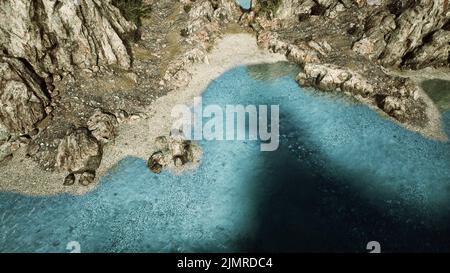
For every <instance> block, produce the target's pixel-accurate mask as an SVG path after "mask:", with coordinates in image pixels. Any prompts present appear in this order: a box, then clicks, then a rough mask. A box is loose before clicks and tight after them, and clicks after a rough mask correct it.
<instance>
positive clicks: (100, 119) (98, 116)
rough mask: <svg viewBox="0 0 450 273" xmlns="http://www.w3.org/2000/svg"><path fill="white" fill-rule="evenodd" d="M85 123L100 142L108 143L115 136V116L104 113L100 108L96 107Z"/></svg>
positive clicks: (116, 123)
mask: <svg viewBox="0 0 450 273" xmlns="http://www.w3.org/2000/svg"><path fill="white" fill-rule="evenodd" d="M87 125H88V129H89V130H90V131H91V133H92V136H94V137H95V138H96V139H97V140H98V141H99V142H101V143H108V142H109V141H112V140H114V138H115V137H116V134H117V132H116V126H117V125H118V122H117V119H116V117H115V116H114V115H112V114H108V113H104V112H102V111H101V110H100V109H97V110H96V111H95V113H94V114H93V115H92V116H91V117H90V118H89V120H88V122H87Z"/></svg>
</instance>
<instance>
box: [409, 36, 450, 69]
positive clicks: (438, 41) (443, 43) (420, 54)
mask: <svg viewBox="0 0 450 273" xmlns="http://www.w3.org/2000/svg"><path fill="white" fill-rule="evenodd" d="M449 58H450V31H447V30H438V31H437V32H436V33H434V34H433V35H432V36H431V41H430V42H429V43H426V44H425V45H423V46H422V47H419V48H418V49H417V50H415V51H414V54H413V57H412V58H411V59H408V60H407V61H406V63H405V65H406V66H409V67H412V68H416V69H417V68H424V67H427V66H445V65H448V64H449V61H450V60H449Z"/></svg>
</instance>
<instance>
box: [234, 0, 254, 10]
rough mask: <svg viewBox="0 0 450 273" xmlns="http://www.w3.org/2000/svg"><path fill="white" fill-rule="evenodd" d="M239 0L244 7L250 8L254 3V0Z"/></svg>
mask: <svg viewBox="0 0 450 273" xmlns="http://www.w3.org/2000/svg"><path fill="white" fill-rule="evenodd" d="M237 2H238V3H239V5H240V6H241V7H242V8H244V9H250V8H251V5H252V0H237Z"/></svg>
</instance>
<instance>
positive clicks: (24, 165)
mask: <svg viewBox="0 0 450 273" xmlns="http://www.w3.org/2000/svg"><path fill="white" fill-rule="evenodd" d="M279 61H286V57H285V56H284V55H282V54H276V53H270V52H268V51H266V50H262V49H260V48H258V46H257V44H256V38H255V36H253V35H251V34H247V33H245V34H244V33H241V34H227V35H225V36H224V37H223V38H222V39H220V40H219V41H218V42H217V44H216V45H215V47H214V49H213V50H212V51H211V52H210V53H209V54H208V63H196V64H193V65H192V66H191V67H190V68H188V70H189V72H190V73H191V74H192V78H191V80H190V82H189V85H188V86H187V87H184V88H180V89H179V90H176V91H173V92H171V93H169V94H167V95H166V96H163V97H160V98H158V99H157V100H156V101H155V102H154V103H152V105H150V106H149V108H148V109H147V111H146V114H147V115H148V118H146V119H142V120H138V121H135V122H134V123H130V124H122V125H120V126H119V128H118V137H117V138H116V139H115V141H114V143H111V144H109V145H106V146H105V147H104V150H103V159H102V163H101V165H100V167H99V169H98V170H97V178H96V182H95V183H93V184H91V185H89V186H87V187H85V186H81V185H78V184H75V185H72V186H63V180H64V177H65V176H66V175H67V173H63V172H48V171H44V170H42V169H41V168H39V166H38V164H37V163H36V162H34V161H33V160H32V159H30V158H27V157H25V148H21V149H20V150H19V151H17V153H16V154H15V156H14V157H13V159H12V160H11V161H10V162H8V164H5V165H3V166H0V191H7V192H16V193H22V194H28V195H52V194H58V193H71V194H83V193H86V192H88V191H90V190H92V189H94V188H95V187H96V186H97V184H98V182H99V180H100V179H101V177H103V176H104V175H105V174H107V172H108V170H110V169H111V168H112V167H113V166H114V165H116V164H117V163H118V162H119V161H120V160H121V159H123V158H125V157H127V156H136V157H141V158H143V159H145V160H146V159H147V158H148V157H149V156H150V154H151V153H152V152H153V151H154V149H155V147H154V144H153V140H154V139H155V138H156V137H157V136H160V135H167V134H168V133H169V130H170V127H171V124H172V118H171V116H170V114H171V110H172V108H173V107H174V106H175V105H177V104H186V105H192V104H193V99H194V97H196V96H199V95H200V94H201V93H202V92H203V91H204V90H205V89H206V87H207V86H208V84H209V83H210V82H211V81H212V80H213V79H215V78H217V77H219V76H220V75H221V74H222V73H223V72H225V71H227V70H229V69H231V68H233V67H235V66H239V65H248V64H258V63H275V62H279Z"/></svg>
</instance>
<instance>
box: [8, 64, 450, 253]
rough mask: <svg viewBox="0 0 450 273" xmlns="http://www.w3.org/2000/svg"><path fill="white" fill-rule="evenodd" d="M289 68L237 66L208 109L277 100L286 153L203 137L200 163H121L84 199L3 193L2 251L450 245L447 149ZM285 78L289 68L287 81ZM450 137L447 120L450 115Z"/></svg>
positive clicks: (211, 93) (216, 85)
mask: <svg viewBox="0 0 450 273" xmlns="http://www.w3.org/2000/svg"><path fill="white" fill-rule="evenodd" d="M295 70H296V69H295V68H293V67H292V66H289V65H286V64H275V65H258V66H250V67H237V68H234V69H232V70H229V71H227V72H225V73H224V74H223V75H222V76H220V77H219V78H217V79H216V80H214V81H212V82H211V83H210V85H209V86H208V88H207V89H206V90H205V92H204V95H203V103H204V104H205V105H206V104H219V105H222V106H224V105H226V104H243V105H247V104H270V105H271V104H279V105H280V119H281V120H280V134H281V138H280V148H279V149H278V150H277V151H276V152H261V151H260V147H259V143H257V142H252V141H210V142H206V141H205V142H201V143H200V144H201V146H202V148H203V150H204V157H203V158H202V163H201V165H200V167H199V168H198V169H197V170H195V171H190V172H187V173H185V174H183V175H182V176H175V175H172V174H171V173H170V172H168V171H164V172H163V173H162V174H160V175H157V174H153V173H151V172H150V171H148V169H147V168H146V164H145V161H144V160H142V159H139V158H133V157H128V158H125V159H123V160H122V161H121V162H120V163H119V164H118V165H117V166H116V167H115V168H113V169H112V170H111V171H110V173H109V174H108V175H107V176H105V177H104V178H103V179H102V181H101V184H100V185H99V186H98V188H97V189H95V190H94V191H92V192H90V193H88V194H86V195H83V196H72V195H69V194H61V195H56V196H47V197H30V196H24V195H21V194H15V193H6V192H3V193H0V221H1V226H0V251H1V252H21V251H27V252H48V251H50V252H67V250H66V245H67V243H68V242H70V241H78V242H79V243H80V245H81V251H82V252H104V251H108V252H143V251H151V252H173V251H176V252H196V251H202V252H203V251H207V252H209V251H214V252H222V251H319V252H320V251H338V252H342V251H345V252H347V251H352V252H353V251H356V252H366V249H365V247H366V244H367V242H369V241H374V240H375V241H379V242H380V243H381V246H382V251H450V213H449V212H450V211H449V210H450V206H449V204H450V144H449V143H448V142H438V141H432V140H428V139H425V138H423V137H422V136H420V135H418V134H416V133H413V132H410V131H407V130H405V129H403V128H401V127H399V126H397V125H396V124H394V123H392V122H390V121H388V120H386V119H383V118H381V117H380V116H379V115H378V114H376V113H375V112H373V111H372V110H370V109H369V108H368V107H366V106H363V105H359V104H355V103H352V102H349V101H348V100H346V99H344V98H341V97H337V96H333V95H330V94H323V93H316V92H314V91H312V90H304V89H302V88H300V87H299V86H298V85H297V83H296V82H295V80H294V77H295ZM285 71H287V72H288V73H286V72H285ZM444 123H445V124H446V131H447V133H450V112H447V113H446V114H445V116H444Z"/></svg>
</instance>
